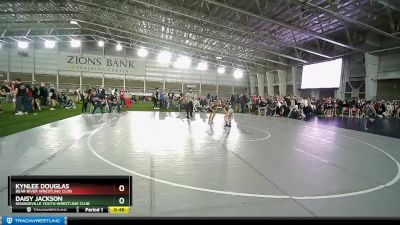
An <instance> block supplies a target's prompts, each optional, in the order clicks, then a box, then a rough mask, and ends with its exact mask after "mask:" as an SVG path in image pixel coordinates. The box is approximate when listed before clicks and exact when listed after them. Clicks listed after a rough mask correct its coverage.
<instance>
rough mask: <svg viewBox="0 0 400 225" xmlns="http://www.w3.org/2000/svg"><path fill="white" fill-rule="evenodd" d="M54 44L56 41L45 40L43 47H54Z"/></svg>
mask: <svg viewBox="0 0 400 225" xmlns="http://www.w3.org/2000/svg"><path fill="white" fill-rule="evenodd" d="M55 46H56V42H55V41H51V40H45V41H44V47H45V48H54V47H55Z"/></svg>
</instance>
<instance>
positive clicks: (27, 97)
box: [0, 78, 76, 116]
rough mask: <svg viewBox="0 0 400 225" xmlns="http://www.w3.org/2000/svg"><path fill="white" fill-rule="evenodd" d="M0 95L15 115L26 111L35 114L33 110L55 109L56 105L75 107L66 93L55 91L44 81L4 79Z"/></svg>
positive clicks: (24, 113) (52, 86) (66, 107)
mask: <svg viewBox="0 0 400 225" xmlns="http://www.w3.org/2000/svg"><path fill="white" fill-rule="evenodd" d="M0 96H1V98H0V99H1V102H2V103H12V105H13V111H14V113H15V115H17V116H21V115H26V114H28V113H34V115H36V114H37V112H35V110H38V111H41V110H42V109H45V108H49V109H50V110H56V106H59V107H62V108H65V109H72V108H75V107H76V106H75V103H74V101H73V100H72V99H71V97H70V96H68V93H63V92H57V90H56V88H55V87H54V85H49V86H46V84H45V83H39V82H33V84H30V83H26V82H21V80H20V79H19V78H17V79H15V80H12V81H10V82H8V81H4V82H3V84H2V85H1V88H0ZM1 111H2V110H1Z"/></svg>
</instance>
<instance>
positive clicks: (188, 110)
mask: <svg viewBox="0 0 400 225" xmlns="http://www.w3.org/2000/svg"><path fill="white" fill-rule="evenodd" d="M185 97H186V100H187V104H186V118H188V119H189V113H190V118H193V102H194V93H193V91H192V88H189V92H187V93H186V95H185Z"/></svg>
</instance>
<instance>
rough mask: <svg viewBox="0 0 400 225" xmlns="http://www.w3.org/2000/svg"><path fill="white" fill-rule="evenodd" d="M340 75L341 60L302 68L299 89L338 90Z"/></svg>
mask: <svg viewBox="0 0 400 225" xmlns="http://www.w3.org/2000/svg"><path fill="white" fill-rule="evenodd" d="M341 74H342V59H336V60H332V61H329V62H323V63H316V64H312V65H307V66H303V77H302V80H301V89H307V88H338V87H339V86H340V75H341Z"/></svg>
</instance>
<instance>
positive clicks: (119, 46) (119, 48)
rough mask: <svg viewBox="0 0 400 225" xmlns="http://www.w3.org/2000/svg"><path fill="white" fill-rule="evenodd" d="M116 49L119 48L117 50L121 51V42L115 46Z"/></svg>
mask: <svg viewBox="0 0 400 225" xmlns="http://www.w3.org/2000/svg"><path fill="white" fill-rule="evenodd" d="M115 49H117V51H121V50H122V45H121V44H120V43H118V44H117V46H115Z"/></svg>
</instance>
